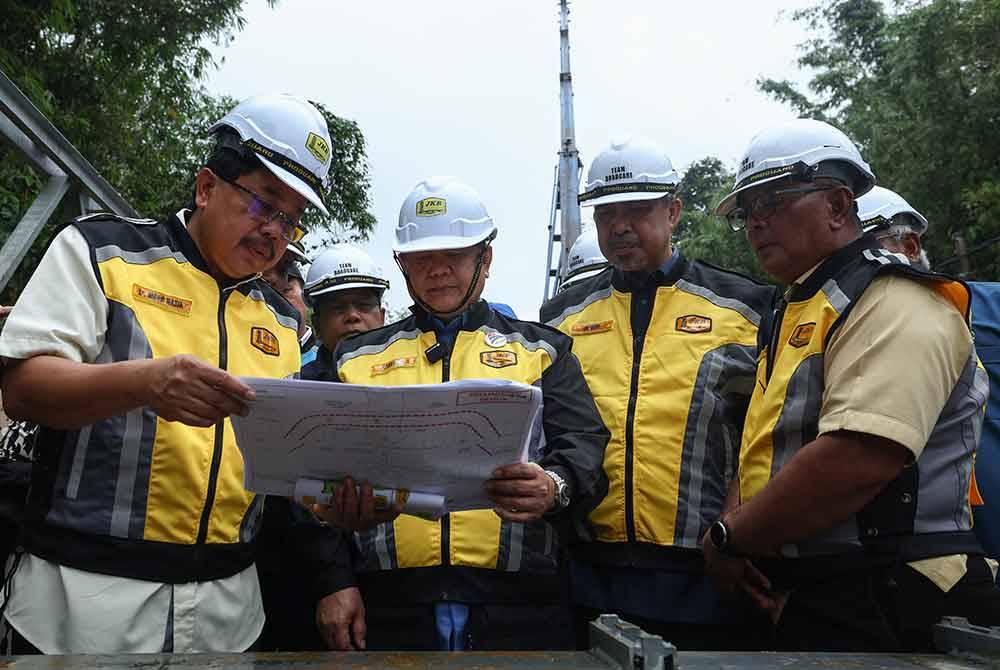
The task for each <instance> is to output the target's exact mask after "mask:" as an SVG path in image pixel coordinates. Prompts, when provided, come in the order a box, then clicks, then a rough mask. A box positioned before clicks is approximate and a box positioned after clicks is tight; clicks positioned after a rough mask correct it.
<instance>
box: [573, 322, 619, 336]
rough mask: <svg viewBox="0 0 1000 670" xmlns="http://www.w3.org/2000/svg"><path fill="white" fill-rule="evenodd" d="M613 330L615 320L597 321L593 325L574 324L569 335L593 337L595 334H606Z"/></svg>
mask: <svg viewBox="0 0 1000 670" xmlns="http://www.w3.org/2000/svg"><path fill="white" fill-rule="evenodd" d="M614 329H615V320H614V319H608V320H607V321H597V322H595V323H574V324H573V325H572V326H570V329H569V334H570V335H594V334H596V333H606V332H608V331H611V330H614Z"/></svg>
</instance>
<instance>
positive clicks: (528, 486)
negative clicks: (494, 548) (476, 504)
mask: <svg viewBox="0 0 1000 670" xmlns="http://www.w3.org/2000/svg"><path fill="white" fill-rule="evenodd" d="M486 493H487V495H488V496H489V498H490V500H492V501H493V502H494V503H496V507H494V508H493V511H494V512H496V514H497V516H499V517H500V518H501V519H504V520H506V521H519V522H521V523H529V522H531V521H537V520H538V519H540V518H542V515H543V514H545V513H546V512H548V511H549V510H551V509H552V508H553V507H555V504H556V483H555V482H554V481H552V478H551V477H549V476H548V475H547V474H545V470H543V469H542V467H541V466H540V465H538V464H537V463H515V464H514V465H505V466H504V467H502V468H497V469H496V470H494V471H493V478H492V479H489V480H487V482H486Z"/></svg>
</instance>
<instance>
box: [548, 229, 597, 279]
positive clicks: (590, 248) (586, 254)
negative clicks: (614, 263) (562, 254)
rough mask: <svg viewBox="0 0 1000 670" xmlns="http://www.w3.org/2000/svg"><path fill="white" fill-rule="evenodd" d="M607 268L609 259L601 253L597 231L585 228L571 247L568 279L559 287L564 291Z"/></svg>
mask: <svg viewBox="0 0 1000 670" xmlns="http://www.w3.org/2000/svg"><path fill="white" fill-rule="evenodd" d="M606 267H608V259H607V258H605V257H604V254H602V253H601V247H600V245H599V244H598V242H597V230H595V229H594V228H585V229H584V230H583V232H582V233H580V236H579V237H578V238H576V241H575V242H573V246H572V247H570V250H569V262H568V263H567V266H566V269H567V274H566V279H565V280H563V283H562V284H561V285H560V286H559V290H560V291H563V290H564V289H566V288H569V287H570V286H572V285H573V284H576V283H577V282H581V281H583V280H584V279H587V278H588V277H593V276H594V275H596V274H598V273H600V272H601V271H602V270H603V269H604V268H606Z"/></svg>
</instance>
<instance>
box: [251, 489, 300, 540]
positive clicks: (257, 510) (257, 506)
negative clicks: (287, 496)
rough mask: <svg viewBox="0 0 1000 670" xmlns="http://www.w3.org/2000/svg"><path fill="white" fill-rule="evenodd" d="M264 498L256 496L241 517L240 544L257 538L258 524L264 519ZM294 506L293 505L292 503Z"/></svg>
mask: <svg viewBox="0 0 1000 670" xmlns="http://www.w3.org/2000/svg"><path fill="white" fill-rule="evenodd" d="M265 498H266V496H263V495H256V496H254V497H253V502H251V503H250V507H248V508H247V511H246V514H244V515H243V523H241V524H240V542H250V541H251V540H253V539H254V538H255V537H256V536H257V531H258V530H260V522H261V521H262V520H263V518H264V500H265ZM293 504H294V503H293Z"/></svg>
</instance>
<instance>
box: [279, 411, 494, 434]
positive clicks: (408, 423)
mask: <svg viewBox="0 0 1000 670" xmlns="http://www.w3.org/2000/svg"><path fill="white" fill-rule="evenodd" d="M464 416H470V419H469V420H465V421H463V420H460V419H459V417H464ZM339 417H344V418H346V419H349V420H356V421H359V423H349V422H339V421H330V422H327V423H323V424H322V425H324V426H332V427H352V428H360V429H362V430H385V429H386V428H387V427H398V428H400V429H401V430H403V429H408V428H440V427H444V426H448V425H462V426H466V427H467V428H468V429H469V430H471V431H472V432H474V433H475V434H476V436H477V437H478V438H479V439H481V440H486V439H497V438H500V437H502V433H501V432H500V430H499V429H498V428H497V427H496V425H494V423H493V420H492V419H490V417H488V416H486V415H485V414H484V413H482V412H480V411H478V410H474V409H462V410H448V411H443V412H421V411H419V410H416V411H412V412H406V413H403V412H396V413H389V412H323V413H319V414H308V415H306V416H303V417H302V418H301V419H299V420H298V421H296V422H295V423H294V424H292V426H291V427H290V428H289V429H288V432H286V433H285V438H286V439H291V440H301V439H303V438H304V437H305V436H306V435H307V434H308V433H310V432H312V430H313V429H314V428H312V429H308V430H306V431H305V432H302V433H297V431H298V430H299V429H300V428H301V427H303V425H305V424H307V422H310V421H315V420H317V419H319V420H325V419H336V418H339ZM365 419H368V421H364V420H365ZM435 419H445V421H436V420H435ZM473 419H478V420H480V421H481V422H482V423H483V424H485V426H486V427H488V428H489V430H488V431H486V430H480V428H478V427H476V426H474V425H473V424H472V421H473ZM414 421H425V422H426V423H423V424H420V423H413V422H414ZM394 424H396V425H394ZM316 427H318V426H316ZM486 432H489V433H492V434H491V435H486V434H485V433H486Z"/></svg>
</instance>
